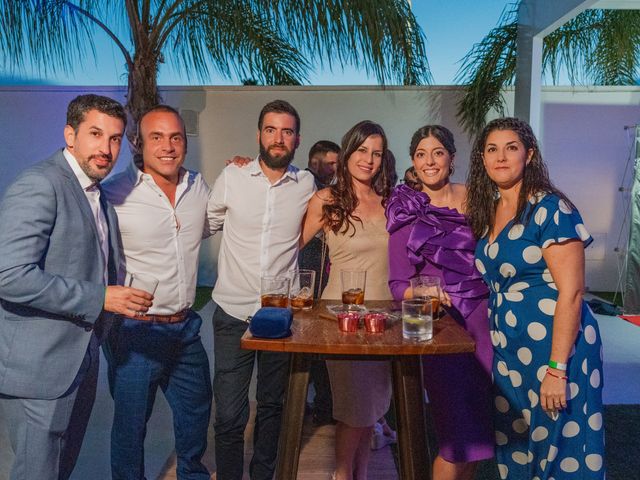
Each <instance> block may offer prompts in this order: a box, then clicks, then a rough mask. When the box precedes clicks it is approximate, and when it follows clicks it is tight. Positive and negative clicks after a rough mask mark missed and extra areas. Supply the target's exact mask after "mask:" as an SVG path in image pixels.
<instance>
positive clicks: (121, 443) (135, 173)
mask: <svg viewBox="0 0 640 480" xmlns="http://www.w3.org/2000/svg"><path fill="white" fill-rule="evenodd" d="M137 143H138V145H137V148H138V150H139V152H140V154H138V155H135V157H134V161H133V162H132V163H131V165H130V166H129V168H128V170H127V171H125V172H123V173H121V174H119V175H116V176H115V177H113V178H112V179H110V180H109V181H108V182H105V185H104V191H105V194H106V196H107V198H108V199H109V200H110V202H111V203H112V204H113V206H114V208H115V210H116V213H117V214H118V221H119V224H120V235H121V240H122V247H123V251H124V268H122V269H121V274H122V273H123V272H124V271H126V272H127V274H128V276H129V278H130V277H131V275H133V276H134V278H135V276H136V274H137V275H138V276H141V275H144V276H147V277H151V280H152V283H155V282H153V280H154V279H155V280H157V288H156V290H155V292H152V293H154V302H153V306H152V307H151V308H150V309H149V311H148V312H147V313H146V314H143V313H138V314H135V315H130V316H129V317H127V318H124V319H123V320H122V323H121V324H119V325H117V326H114V329H113V330H112V334H111V335H110V336H109V341H108V342H107V348H105V351H106V354H107V360H108V362H109V384H110V389H111V394H112V396H113V399H114V419H113V427H112V430H111V471H112V478H113V479H114V480H121V479H131V480H134V479H135V480H142V479H144V438H145V433H146V424H147V420H148V419H149V416H150V415H151V411H152V409H153V403H154V400H155V395H156V392H157V390H158V388H161V389H162V391H163V392H164V395H165V398H166V399H167V402H168V403H169V405H170V407H171V410H172V412H173V422H174V431H175V449H176V455H177V475H178V478H179V479H181V480H182V479H185V480H187V479H188V480H208V479H209V477H210V476H209V472H208V471H207V468H206V467H205V466H204V464H203V463H202V456H203V454H204V452H205V450H206V448H207V428H208V426H209V418H210V414H211V377H210V372H209V361H208V358H207V354H206V352H205V350H204V348H203V346H202V342H201V339H200V335H199V332H200V326H201V324H202V320H201V318H200V316H199V315H198V314H197V313H195V312H194V311H193V310H191V306H192V305H193V301H194V298H195V291H196V276H197V268H198V253H199V250H200V243H201V240H202V238H203V236H208V235H210V234H211V233H212V231H211V230H210V229H209V225H208V223H207V203H208V199H209V194H210V189H209V187H208V186H207V184H206V182H205V181H204V180H203V179H202V176H201V175H200V174H199V173H197V172H193V171H189V170H186V169H184V168H182V164H183V163H184V159H185V155H186V153H187V138H186V135H185V128H184V122H183V120H182V118H181V117H180V115H179V113H178V112H177V111H176V110H175V109H173V108H172V107H169V106H166V105H158V106H156V107H153V108H152V109H151V110H149V111H148V112H146V113H145V114H144V115H143V116H142V117H141V119H140V121H139V123H138V140H137ZM147 283H149V280H147ZM148 288H153V286H150V287H148Z"/></svg>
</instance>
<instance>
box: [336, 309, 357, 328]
mask: <svg viewBox="0 0 640 480" xmlns="http://www.w3.org/2000/svg"><path fill="white" fill-rule="evenodd" d="M336 316H337V317H338V328H339V329H340V331H341V332H347V333H353V332H357V331H358V324H359V323H360V314H359V313H356V312H344V313H339V314H338V315H336Z"/></svg>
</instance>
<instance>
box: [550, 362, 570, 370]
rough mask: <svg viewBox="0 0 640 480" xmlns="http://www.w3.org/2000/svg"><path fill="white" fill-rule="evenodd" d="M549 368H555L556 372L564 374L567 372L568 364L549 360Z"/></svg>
mask: <svg viewBox="0 0 640 480" xmlns="http://www.w3.org/2000/svg"><path fill="white" fill-rule="evenodd" d="M549 366H550V367H551V368H555V369H556V370H562V371H563V372H566V371H567V364H566V363H560V362H556V361H554V360H549Z"/></svg>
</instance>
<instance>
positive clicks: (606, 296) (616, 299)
mask: <svg viewBox="0 0 640 480" xmlns="http://www.w3.org/2000/svg"><path fill="white" fill-rule="evenodd" d="M589 293H590V294H592V295H595V296H596V297H600V298H601V299H603V300H606V301H607V302H611V303H613V304H615V305H617V306H618V307H621V306H622V294H621V293H620V292H591V291H589Z"/></svg>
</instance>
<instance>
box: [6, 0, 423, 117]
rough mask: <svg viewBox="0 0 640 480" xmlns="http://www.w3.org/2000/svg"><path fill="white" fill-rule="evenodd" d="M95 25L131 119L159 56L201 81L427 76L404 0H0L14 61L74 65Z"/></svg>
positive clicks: (154, 95)
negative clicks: (337, 69)
mask: <svg viewBox="0 0 640 480" xmlns="http://www.w3.org/2000/svg"><path fill="white" fill-rule="evenodd" d="M98 29H101V30H103V31H104V32H105V33H106V34H107V35H108V36H109V37H110V38H111V39H112V40H113V42H114V43H115V45H116V46H117V48H118V50H119V51H120V52H121V53H122V56H123V57H124V61H125V64H126V69H127V73H128V77H127V96H126V99H127V103H126V108H127V110H128V112H129V113H130V115H131V116H132V117H133V119H134V120H137V119H138V117H139V115H140V114H141V113H142V112H143V111H144V110H146V109H147V108H148V107H150V106H153V105H155V104H157V103H159V101H160V96H159V94H158V88H157V83H156V82H157V74H158V69H159V67H160V64H161V63H164V62H165V59H167V60H169V61H171V62H172V63H173V65H174V66H176V67H177V68H178V69H179V70H180V71H182V72H185V74H186V75H187V76H188V77H194V76H195V77H197V78H198V79H199V80H201V81H207V79H208V78H209V75H210V73H211V71H212V70H216V71H217V72H218V73H220V74H221V75H222V76H224V77H226V78H234V77H236V78H251V79H253V80H255V81H256V82H257V83H261V84H267V85H269V84H277V85H297V84H301V83H304V82H307V78H308V74H309V72H310V71H311V70H312V68H313V66H315V65H318V66H320V67H323V66H326V67H328V68H332V67H334V66H336V65H338V66H345V65H354V66H356V67H358V68H362V69H364V70H365V71H366V72H367V73H369V74H373V75H375V77H376V78H377V79H378V81H379V82H380V83H382V84H384V83H388V82H401V83H404V84H410V85H418V84H422V83H427V82H429V81H430V78H431V75H430V72H429V67H428V64H427V60H426V55H425V47H424V35H423V32H422V30H421V29H420V26H419V25H418V24H417V22H416V19H415V17H414V15H413V13H412V12H411V7H410V4H409V3H408V1H407V0H349V1H341V0H75V1H69V0H0V53H2V54H3V55H4V58H5V64H9V65H10V66H12V67H14V68H18V69H19V68H21V67H23V66H24V65H25V64H26V63H27V62H31V63H34V64H36V65H38V66H40V67H41V68H42V69H43V70H44V71H47V70H48V69H50V70H62V71H65V72H72V71H73V70H74V69H75V68H81V62H82V61H83V60H84V59H85V58H86V56H87V54H90V55H92V56H95V55H96V51H95V44H94V35H95V33H96V30H98Z"/></svg>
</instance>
